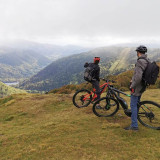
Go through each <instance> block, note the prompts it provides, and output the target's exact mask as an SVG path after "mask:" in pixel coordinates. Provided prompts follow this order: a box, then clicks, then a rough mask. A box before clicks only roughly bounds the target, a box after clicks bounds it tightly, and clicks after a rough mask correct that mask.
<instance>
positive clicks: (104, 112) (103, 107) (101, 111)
mask: <svg viewBox="0 0 160 160" xmlns="http://www.w3.org/2000/svg"><path fill="white" fill-rule="evenodd" d="M97 104H99V106H97ZM118 109H119V103H118V101H117V100H116V99H114V98H107V97H103V98H101V99H99V100H98V101H96V102H95V103H94V105H93V113H94V114H95V115H96V116H98V117H110V116H113V115H114V114H115V113H116V112H117V111H118Z"/></svg>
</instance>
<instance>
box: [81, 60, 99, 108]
mask: <svg viewBox="0 0 160 160" xmlns="http://www.w3.org/2000/svg"><path fill="white" fill-rule="evenodd" d="M99 62H100V57H94V63H88V62H86V63H85V64H84V67H85V68H86V69H85V72H84V79H85V80H86V81H88V82H90V83H91V84H92V86H93V88H95V89H96V92H95V93H96V95H97V99H96V100H98V99H100V87H99V81H100V79H99V75H100V67H99V65H98V64H99ZM98 106H99V104H98V105H97V107H98Z"/></svg>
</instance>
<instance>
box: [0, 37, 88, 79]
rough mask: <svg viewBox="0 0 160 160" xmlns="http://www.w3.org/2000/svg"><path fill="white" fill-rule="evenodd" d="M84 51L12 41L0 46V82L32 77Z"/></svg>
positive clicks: (81, 48) (72, 47)
mask: <svg viewBox="0 0 160 160" xmlns="http://www.w3.org/2000/svg"><path fill="white" fill-rule="evenodd" d="M84 50H85V51H86V50H87V49H86V48H83V47H79V46H56V45H50V44H41V43H36V42H30V41H22V40H19V41H13V42H7V43H4V44H1V45H0V67H1V70H0V80H1V81H3V82H12V81H19V80H20V79H25V78H28V77H31V76H33V75H34V74H36V73H37V72H38V71H40V70H41V69H42V68H44V67H46V66H47V65H48V64H50V63H51V62H52V61H54V60H56V59H58V58H60V57H65V56H67V55H71V54H76V53H80V52H82V51H84Z"/></svg>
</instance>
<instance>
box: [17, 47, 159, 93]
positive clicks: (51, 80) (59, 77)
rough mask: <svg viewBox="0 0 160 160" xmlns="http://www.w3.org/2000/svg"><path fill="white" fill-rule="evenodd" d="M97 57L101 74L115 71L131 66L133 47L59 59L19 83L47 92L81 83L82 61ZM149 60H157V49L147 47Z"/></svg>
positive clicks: (101, 49)
mask: <svg viewBox="0 0 160 160" xmlns="http://www.w3.org/2000/svg"><path fill="white" fill-rule="evenodd" d="M94 56H100V57H101V62H100V67H101V76H102V77H103V76H105V75H109V74H119V73H121V72H123V71H126V70H129V69H132V68H133V67H134V64H135V62H136V59H137V55H136V52H135V48H124V47H102V48H97V49H94V50H91V51H89V52H85V53H81V54H76V55H72V56H69V57H65V58H62V59H59V60H57V61H55V62H53V63H51V64H50V65H49V66H47V67H46V68H44V69H43V70H41V71H40V72H39V73H38V74H36V75H34V76H33V77H31V78H30V79H29V80H26V81H24V82H23V83H21V84H20V87H21V88H24V89H31V90H32V89H34V90H40V91H42V90H43V91H48V90H51V89H54V88H59V87H61V86H63V85H66V84H78V83H81V82H83V81H84V80H83V71H84V67H83V65H84V63H85V62H92V60H93V57H94ZM148 56H149V57H150V58H151V59H152V60H160V49H151V50H149V55H148Z"/></svg>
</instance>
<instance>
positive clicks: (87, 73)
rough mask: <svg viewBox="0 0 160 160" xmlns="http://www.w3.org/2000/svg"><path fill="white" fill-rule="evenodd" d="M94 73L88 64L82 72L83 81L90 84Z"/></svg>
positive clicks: (91, 66) (93, 69)
mask: <svg viewBox="0 0 160 160" xmlns="http://www.w3.org/2000/svg"><path fill="white" fill-rule="evenodd" d="M94 71H95V68H94V66H93V65H92V63H89V65H88V66H87V67H86V69H85V71H84V80H86V81H88V82H91V81H92V80H93V73H94Z"/></svg>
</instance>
